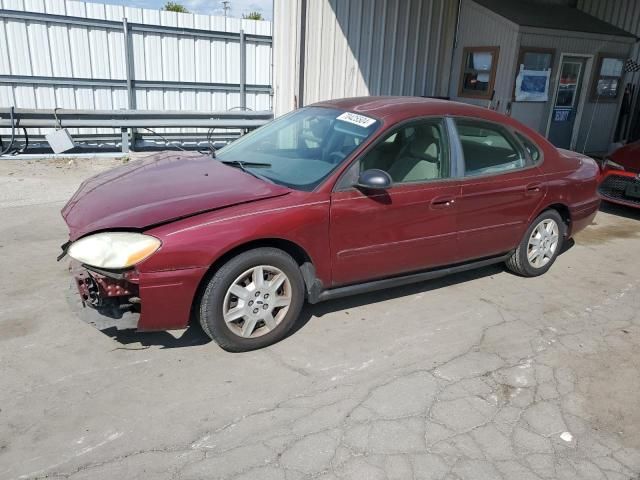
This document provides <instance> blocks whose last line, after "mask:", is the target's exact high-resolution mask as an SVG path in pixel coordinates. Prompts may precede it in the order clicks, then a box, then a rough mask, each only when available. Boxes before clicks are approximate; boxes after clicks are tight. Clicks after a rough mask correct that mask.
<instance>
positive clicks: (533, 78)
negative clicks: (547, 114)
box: [516, 65, 551, 102]
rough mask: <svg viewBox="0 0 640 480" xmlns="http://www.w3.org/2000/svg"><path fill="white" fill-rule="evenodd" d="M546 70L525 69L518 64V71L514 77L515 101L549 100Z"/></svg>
mask: <svg viewBox="0 0 640 480" xmlns="http://www.w3.org/2000/svg"><path fill="white" fill-rule="evenodd" d="M550 76H551V69H548V70H525V68H524V65H520V71H519V72H518V76H517V77H516V102H546V101H547V100H549V77H550Z"/></svg>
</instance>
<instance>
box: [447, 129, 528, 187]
mask: <svg viewBox="0 0 640 480" xmlns="http://www.w3.org/2000/svg"><path fill="white" fill-rule="evenodd" d="M456 126H457V129H458V136H459V137H460V143H461V145H462V152H463V154H464V166H465V176H468V177H469V176H477V175H487V174H498V173H504V172H508V171H510V170H516V169H518V168H523V167H524V166H525V165H526V157H525V155H524V152H523V151H521V149H520V147H519V146H518V145H517V143H516V142H515V141H514V140H513V139H512V138H511V136H510V135H509V133H508V132H507V131H506V130H505V129H503V128H502V127H500V126H499V125H495V124H492V123H488V122H482V121H476V120H466V119H459V120H456Z"/></svg>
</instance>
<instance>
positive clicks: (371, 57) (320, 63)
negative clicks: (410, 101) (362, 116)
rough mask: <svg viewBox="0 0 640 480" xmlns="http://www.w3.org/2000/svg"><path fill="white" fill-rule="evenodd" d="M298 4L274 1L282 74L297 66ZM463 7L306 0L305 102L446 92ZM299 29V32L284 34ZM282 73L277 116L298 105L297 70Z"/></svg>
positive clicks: (424, 0) (427, 0)
mask: <svg viewBox="0 0 640 480" xmlns="http://www.w3.org/2000/svg"><path fill="white" fill-rule="evenodd" d="M294 4H295V5H296V7H295V8H292V5H294ZM299 5H300V0H298V1H297V2H291V1H285V0H276V2H275V5H274V17H275V18H276V24H275V29H276V30H275V32H274V65H275V70H276V72H279V71H280V69H282V68H287V67H288V68H291V67H292V66H293V65H295V61H296V58H291V56H292V55H293V56H294V57H295V56H297V55H298V52H297V50H296V47H295V44H296V38H297V33H298V32H297V24H298V8H299ZM456 13H457V2H455V1H451V0H349V1H345V0H307V15H306V39H305V46H306V48H305V65H304V80H305V81H304V103H305V104H307V105H308V104H310V103H313V102H317V101H321V100H326V99H331V98H340V97H350V96H359V95H429V96H434V95H435V96H444V95H447V92H448V86H449V71H450V57H451V55H450V52H451V49H452V43H453V37H454V30H455V23H456V22H455V20H456ZM293 32H296V36H295V37H293V36H286V37H285V36H284V35H286V34H287V33H289V34H292V33H293ZM292 43H293V45H292ZM276 75H277V76H276V79H275V94H276V100H275V103H276V107H275V113H276V115H278V114H282V113H285V112H286V111H288V110H290V109H291V108H292V107H293V105H294V100H293V99H294V96H295V95H296V79H297V78H298V76H297V75H298V73H297V72H293V74H291V73H290V74H289V76H288V77H287V78H282V77H280V75H281V74H280V73H277V74H276Z"/></svg>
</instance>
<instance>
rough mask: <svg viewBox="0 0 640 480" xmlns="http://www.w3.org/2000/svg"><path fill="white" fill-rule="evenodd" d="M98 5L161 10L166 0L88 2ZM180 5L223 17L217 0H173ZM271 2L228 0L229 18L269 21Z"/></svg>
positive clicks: (271, 13) (261, 0)
mask: <svg viewBox="0 0 640 480" xmlns="http://www.w3.org/2000/svg"><path fill="white" fill-rule="evenodd" d="M88 1H97V2H99V3H112V4H116V5H126V6H129V7H141V8H152V9H157V10H159V9H161V8H162V7H163V6H164V4H165V3H166V2H167V0H88ZM174 1H176V2H177V3H181V4H182V5H184V6H185V7H187V10H189V11H190V12H192V13H204V14H208V15H224V10H223V8H222V2H221V1H219V0H174ZM272 4H273V0H229V6H230V7H231V10H230V11H229V16H232V17H241V16H242V14H244V13H249V12H260V13H262V16H263V17H264V19H265V20H271V19H272V16H273V12H272Z"/></svg>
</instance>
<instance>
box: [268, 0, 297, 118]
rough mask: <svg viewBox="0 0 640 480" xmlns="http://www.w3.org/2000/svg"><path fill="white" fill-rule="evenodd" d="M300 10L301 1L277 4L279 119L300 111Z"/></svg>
mask: <svg viewBox="0 0 640 480" xmlns="http://www.w3.org/2000/svg"><path fill="white" fill-rule="evenodd" d="M300 8H301V0H274V1H273V112H274V114H275V115H276V116H278V115H282V114H283V113H286V112H289V111H291V110H293V109H294V108H295V107H296V100H295V96H296V92H297V85H298V74H299V72H300V69H299V65H298V63H299V50H298V48H299V37H298V35H299V25H298V19H299V16H300Z"/></svg>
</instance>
